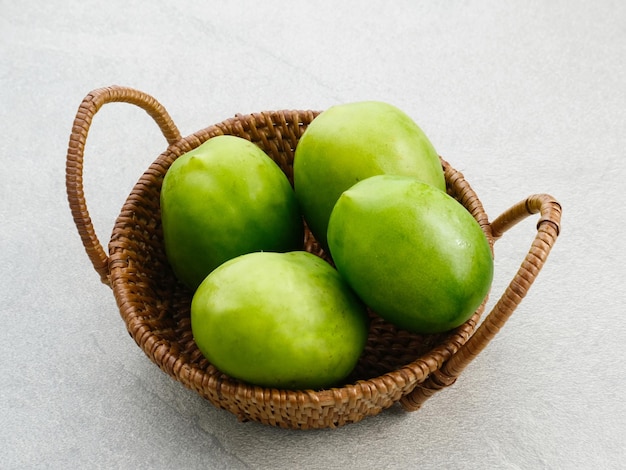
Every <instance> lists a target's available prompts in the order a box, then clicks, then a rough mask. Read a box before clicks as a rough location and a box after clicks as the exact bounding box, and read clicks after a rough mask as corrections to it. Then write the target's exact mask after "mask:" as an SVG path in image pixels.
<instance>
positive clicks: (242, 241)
mask: <svg viewBox="0 0 626 470" xmlns="http://www.w3.org/2000/svg"><path fill="white" fill-rule="evenodd" d="M160 197H161V220H162V227H163V238H164V242H165V252H166V255H167V259H168V261H169V263H170V265H171V266H172V268H173V270H174V273H175V274H176V276H177V277H178V279H179V280H180V281H182V282H183V283H184V284H186V285H187V286H188V287H190V288H192V289H195V288H196V287H197V286H198V285H199V284H200V282H202V280H203V279H204V278H205V277H206V275H207V274H209V273H210V272H211V271H212V270H213V269H215V268H216V267H218V266H219V265H220V264H222V263H223V262H225V261H227V260H229V259H231V258H234V257H236V256H239V255H242V254H244V253H250V252H254V251H261V250H264V251H280V252H285V251H292V250H296V249H301V247H302V244H303V236H304V235H303V233H304V228H303V224H302V216H301V215H300V210H299V208H298V203H297V201H296V198H295V194H294V192H293V189H292V187H291V185H290V184H289V181H288V179H287V177H286V176H285V174H284V173H283V172H282V170H281V169H280V167H279V166H278V165H277V164H276V163H275V162H274V161H273V160H272V159H271V158H270V157H269V156H267V155H266V154H265V153H264V152H263V151H262V150H261V149H260V148H259V147H257V146H256V145H254V144H253V143H251V142H249V141H248V140H245V139H242V138H240V137H235V136H227V135H223V136H217V137H213V138H211V139H209V140H207V141H206V142H204V143H203V144H202V145H200V146H199V147H197V148H196V149H194V150H191V151H189V152H187V153H186V154H184V155H181V156H180V157H179V158H178V159H177V160H176V161H174V163H172V165H171V167H170V168H169V170H168V171H167V173H166V174H165V178H164V180H163V187H162V189H161V196H160Z"/></svg>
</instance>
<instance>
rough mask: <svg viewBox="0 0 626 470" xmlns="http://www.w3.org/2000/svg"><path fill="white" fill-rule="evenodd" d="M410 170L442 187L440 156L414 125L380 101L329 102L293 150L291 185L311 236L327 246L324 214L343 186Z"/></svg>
mask: <svg viewBox="0 0 626 470" xmlns="http://www.w3.org/2000/svg"><path fill="white" fill-rule="evenodd" d="M380 174H396V175H406V176H413V177H415V178H417V179H419V180H420V181H423V182H425V183H428V184H431V185H433V186H435V187H436V188H439V189H441V190H444V191H445V187H446V186H445V178H444V175H443V169H442V167H441V161H440V160H439V156H438V154H437V152H436V150H435V149H434V147H433V145H432V144H431V142H430V141H429V140H428V138H427V137H426V135H425V134H424V132H423V131H422V130H421V129H420V128H419V127H418V125H417V124H416V123H415V122H414V121H413V120H412V119H411V118H410V117H409V116H408V115H407V114H405V113H404V112H403V111H402V110H400V109H398V108H397V107H395V106H393V105H391V104H388V103H384V102H380V101H362V102H355V103H347V104H341V105H337V106H333V107H331V108H329V109H327V110H326V111H324V112H322V113H321V114H319V115H318V116H317V117H316V118H315V119H314V120H313V121H312V122H311V124H310V125H309V127H308V128H307V129H306V131H305V132H304V133H303V135H302V137H301V138H300V140H299V142H298V145H297V146H296V151H295V155H294V188H295V191H296V197H297V198H298V202H299V204H300V207H301V210H302V213H303V215H304V218H305V219H306V221H307V224H308V225H309V228H310V229H311V231H312V232H313V235H315V238H316V239H317V240H318V241H319V242H320V243H321V244H322V246H324V247H327V242H326V233H327V228H328V219H329V217H330V213H331V211H332V209H333V207H334V205H335V202H336V201H337V199H338V198H339V196H340V195H341V193H343V192H344V191H345V190H346V189H348V188H350V187H351V186H352V185H354V184H355V183H358V182H359V181H361V180H364V179H366V178H368V177H370V176H374V175H380Z"/></svg>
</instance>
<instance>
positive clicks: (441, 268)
mask: <svg viewBox="0 0 626 470" xmlns="http://www.w3.org/2000/svg"><path fill="white" fill-rule="evenodd" d="M328 243H329V246H330V252H331V255H332V257H333V260H334V262H335V265H336V266H337V269H338V270H339V272H340V273H341V275H342V276H343V277H344V278H345V279H346V280H347V282H348V284H350V286H351V287H352V288H353V289H354V291H355V292H356V293H357V294H358V295H359V297H360V298H361V299H362V300H363V301H364V302H365V303H366V304H367V305H368V306H370V307H371V308H372V309H373V310H374V311H376V313H378V314H379V315H380V316H381V317H383V318H384V319H385V320H387V321H389V322H391V323H394V324H395V325H397V326H398V327H400V328H403V329H406V330H409V331H412V332H416V333H439V332H443V331H447V330H450V329H452V328H455V327H457V326H460V325H461V324H463V323H464V322H465V321H467V320H468V319H469V318H470V317H471V316H472V314H473V313H474V312H475V311H476V309H477V308H478V307H479V306H480V304H481V303H482V302H483V300H484V299H485V297H486V296H487V294H488V293H489V290H490V287H491V282H492V280H493V256H492V251H491V247H490V245H489V242H488V240H487V238H486V236H485V234H484V233H483V231H482V229H481V227H480V225H479V224H478V222H476V220H475V219H474V218H473V217H472V215H471V214H470V213H469V212H468V211H467V210H466V209H465V208H464V207H463V206H462V205H461V204H460V203H459V202H458V201H456V200H455V199H454V198H452V197H451V196H449V195H448V194H446V193H444V192H443V191H440V190H439V189H436V188H434V187H432V186H430V185H427V184H425V183H422V182H419V181H417V180H415V179H414V178H410V177H403V176H395V175H380V176H374V177H371V178H369V179H367V180H364V181H362V182H360V183H357V184H356V185H354V186H353V187H352V188H350V189H349V190H347V191H345V192H344V193H343V194H342V196H341V197H340V198H339V200H338V201H337V204H336V206H335V208H334V210H333V212H332V215H331V218H330V222H329V227H328Z"/></svg>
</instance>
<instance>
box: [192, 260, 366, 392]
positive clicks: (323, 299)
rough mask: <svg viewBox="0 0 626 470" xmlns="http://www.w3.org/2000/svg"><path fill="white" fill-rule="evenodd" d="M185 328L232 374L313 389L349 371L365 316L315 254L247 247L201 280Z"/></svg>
mask: <svg viewBox="0 0 626 470" xmlns="http://www.w3.org/2000/svg"><path fill="white" fill-rule="evenodd" d="M191 328H192V332H193V337H194V340H195V342H196V344H197V345H198V348H199V349H200V351H201V352H202V353H203V355H204V356H205V357H206V358H207V359H208V360H209V362H211V363H212V364H213V365H214V366H215V367H217V368H218V369H219V370H221V371H222V372H224V373H226V374H228V375H230V376H231V377H234V378H237V379H240V380H243V381H247V382H249V383H252V384H256V385H260V386H265V387H275V388H285V389H319V388H324V387H328V386H332V385H335V384H337V383H338V382H340V381H341V380H343V379H344V378H345V377H346V376H347V375H348V374H349V373H350V372H351V371H352V369H353V368H354V366H355V365H356V363H357V360H358V358H359V356H360V354H361V352H362V351H363V348H364V346H365V342H366V339H367V329H368V320H367V314H366V311H365V307H364V306H363V305H362V303H361V302H360V300H359V299H358V298H357V297H356V295H355V294H354V293H353V292H352V291H351V289H350V288H349V287H348V285H347V284H346V283H345V281H344V280H343V279H342V278H341V276H340V275H339V273H338V272H337V271H336V270H335V269H334V268H332V266H330V265H329V264H328V263H327V262H326V261H324V260H322V259H321V258H318V257H317V256H315V255H312V254H310V253H308V252H305V251H297V252H290V253H250V254H247V255H243V256H240V257H238V258H235V259H232V260H230V261H228V262H226V263H224V264H223V265H222V266H220V267H219V268H217V269H216V270H215V271H213V272H212V273H211V274H209V276H207V278H206V279H205V280H204V281H203V282H202V284H200V287H198V289H197V291H196V293H195V294H194V297H193V300H192V303H191Z"/></svg>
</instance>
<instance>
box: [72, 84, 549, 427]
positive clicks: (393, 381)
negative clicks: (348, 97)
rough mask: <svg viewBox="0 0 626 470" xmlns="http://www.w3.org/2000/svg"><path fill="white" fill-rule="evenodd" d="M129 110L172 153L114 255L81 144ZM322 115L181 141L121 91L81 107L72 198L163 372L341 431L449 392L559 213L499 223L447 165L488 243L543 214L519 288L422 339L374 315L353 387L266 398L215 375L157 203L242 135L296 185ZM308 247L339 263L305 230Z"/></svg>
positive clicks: (141, 340)
mask: <svg viewBox="0 0 626 470" xmlns="http://www.w3.org/2000/svg"><path fill="white" fill-rule="evenodd" d="M114 101H122V102H128V103H131V104H134V105H136V106H139V107H141V108H143V109H144V110H146V111H147V112H148V114H149V115H150V116H152V117H153V119H154V120H155V122H156V123H157V125H158V126H159V128H160V129H161V131H162V133H163V135H164V136H165V138H166V140H167V142H168V143H169V146H168V148H167V149H166V150H165V151H164V152H163V153H162V154H161V155H160V156H159V157H158V158H157V159H156V160H155V161H154V162H153V163H152V164H151V165H150V167H149V168H148V169H147V170H146V171H145V173H144V174H143V175H142V176H141V177H140V179H139V181H138V182H137V183H136V185H135V187H134V188H133V190H132V192H131V194H130V195H129V196H128V198H127V200H126V202H125V204H124V205H123V207H122V209H121V212H120V215H119V216H118V218H117V220H116V223H115V226H114V229H113V233H112V236H111V239H110V241H109V244H108V255H107V254H106V253H105V251H104V249H103V248H102V246H101V245H100V243H99V241H98V239H97V238H96V236H95V232H94V230H93V226H92V225H91V220H90V218H89V213H88V211H87V206H86V202H85V200H84V193H83V188H82V167H83V165H82V163H83V152H84V144H85V140H86V138H87V134H88V130H89V127H90V125H91V120H92V117H93V115H94V114H95V113H96V112H97V111H98V110H99V109H100V108H101V106H103V105H104V104H106V103H108V102H114ZM317 114H318V113H317V112H315V111H295V110H285V111H271V112H261V113H255V114H250V115H236V116H235V117H233V118H231V119H228V120H226V121H223V122H221V123H218V124H215V125H212V126H210V127H207V128H205V129H202V130H200V131H198V132H195V133H193V134H191V135H189V136H187V137H185V138H182V137H181V136H180V134H179V132H178V130H177V128H176V126H175V125H174V124H173V122H172V120H171V118H170V117H169V115H168V114H167V112H166V111H165V109H164V108H163V107H162V106H161V105H160V104H159V103H158V102H156V100H154V99H153V98H152V97H150V96H149V95H146V94H144V93H142V92H139V91H137V90H133V89H129V88H124V87H110V88H104V89H99V90H95V91H93V92H92V93H90V94H89V95H88V96H87V97H86V98H85V100H84V101H83V104H82V105H81V107H80V108H79V112H78V114H77V116H76V120H75V122H74V127H73V129H72V135H71V136H70V144H69V150H68V155H67V176H66V184H67V191H68V200H69V203H70V208H71V210H72V214H73V216H74V220H75V223H76V226H77V228H78V232H79V234H80V236H81V238H82V240H83V244H84V246H85V249H86V252H87V254H88V256H89V258H90V260H91V261H92V263H93V264H94V268H95V269H96V271H97V272H98V273H99V274H100V276H101V279H102V280H103V282H105V283H107V284H109V285H110V286H111V288H112V290H113V293H114V295H115V299H116V301H117V305H118V307H119V310H120V314H121V316H122V318H123V320H124V322H125V323H126V326H127V329H128V331H129V333H130V334H131V336H132V337H133V338H134V340H135V341H136V343H137V344H138V345H139V347H141V349H142V350H143V351H144V352H145V353H146V355H147V356H148V357H149V358H150V359H151V360H152V361H153V362H154V363H155V364H157V365H158V366H159V367H160V368H161V369H162V370H164V371H165V372H166V373H168V374H169V375H170V376H172V377H173V378H175V379H176V380H178V381H180V382H181V383H183V384H184V385H185V386H187V387H189V388H191V389H193V390H195V391H197V392H198V393H199V394H200V395H202V396H203V397H205V398H206V399H207V400H209V401H210V402H211V403H213V404H214V405H215V406H217V407H219V408H223V409H226V410H229V411H230V412H232V413H233V414H235V415H236V416H237V417H238V418H239V419H241V420H244V421H245V420H254V421H259V422H262V423H265V424H269V425H274V426H281V427H288V428H301V429H307V428H322V427H336V426H341V425H344V424H347V423H352V422H357V421H360V420H361V419H363V418H365V417H366V416H370V415H375V414H377V413H379V412H381V411H382V410H384V409H385V408H388V407H390V406H392V405H393V404H395V403H401V404H402V405H403V406H404V408H405V409H407V410H415V409H418V408H419V407H420V406H421V404H422V403H423V402H424V401H425V400H426V399H427V398H428V397H430V396H431V395H432V394H433V393H435V392H436V391H437V390H439V389H441V388H443V387H445V386H448V385H450V384H451V383H453V382H454V381H455V379H456V377H457V376H458V375H459V374H460V373H461V372H462V370H463V369H464V367H465V366H466V365H467V364H468V363H469V362H470V361H471V360H472V359H473V358H474V357H475V356H476V355H477V354H478V353H479V352H480V351H482V349H483V348H484V347H485V346H486V345H487V343H488V342H489V341H490V340H491V339H492V338H493V336H494V335H495V334H496V333H497V331H498V330H499V329H500V328H501V327H502V326H503V324H504V323H505V322H506V320H507V319H508V317H509V316H510V315H511V314H512V312H513V311H514V310H515V308H516V307H517V305H518V304H519V302H520V301H521V300H522V298H523V297H524V295H525V293H526V292H527V290H528V288H529V287H530V285H531V284H532V282H533V281H534V279H535V277H536V276H537V274H538V272H539V270H540V269H541V266H542V265H543V263H544V262H545V260H546V258H547V255H548V253H549V251H550V249H551V247H552V245H553V243H554V242H555V240H556V238H557V235H558V231H559V225H560V206H559V204H558V203H557V202H556V201H554V200H553V198H551V197H550V196H547V195H536V196H531V197H530V198H528V199H527V200H525V201H522V202H521V203H520V204H518V205H516V206H514V207H512V208H511V210H509V211H507V212H506V213H505V214H503V215H502V216H500V217H499V218H498V219H496V220H495V221H494V222H493V223H490V222H489V220H488V217H487V215H486V214H485V211H484V209H483V207H482V204H481V202H480V200H479V199H478V197H477V196H476V194H475V193H474V191H473V190H472V188H471V187H470V185H469V184H468V183H467V181H466V180H465V178H464V177H463V175H462V174H461V173H460V172H458V171H456V170H454V169H453V168H452V167H451V166H450V165H449V164H448V163H447V162H446V161H444V160H442V165H443V168H444V173H445V177H446V183H447V188H448V192H449V194H450V195H452V196H453V197H455V198H456V199H457V200H458V201H459V202H460V203H461V204H463V205H464V206H465V207H466V208H467V210H468V211H469V212H470V213H471V214H472V215H473V216H474V218H475V219H476V220H477V221H478V222H479V224H480V225H481V227H482V229H483V231H484V233H485V236H486V237H487V239H488V240H489V241H490V243H491V245H492V246H493V243H494V242H495V240H496V239H497V238H499V237H500V236H501V235H502V234H503V233H504V232H506V230H507V229H508V228H510V227H511V226H512V225H514V224H515V223H517V222H519V221H520V220H522V219H523V218H525V217H527V216H528V215H530V214H534V213H540V214H541V218H540V221H539V224H538V228H537V230H538V233H537V236H536V238H535V241H534V242H533V245H532V247H531V250H530V251H529V253H528V255H527V257H526V259H525V260H524V263H522V266H521V267H520V271H519V272H518V273H517V275H516V278H515V279H514V280H513V281H512V282H511V284H510V286H509V288H508V289H507V291H506V292H505V293H504V294H503V296H502V298H501V299H500V300H499V301H498V302H497V304H496V306H495V307H494V309H493V311H492V312H491V313H490V314H489V315H488V316H487V317H486V318H485V319H484V321H483V322H482V323H481V326H480V328H478V330H476V326H477V324H478V323H479V321H480V319H481V315H482V313H483V309H484V305H485V304H484V303H483V305H482V306H481V308H480V309H479V310H478V311H477V312H476V313H475V314H474V315H473V316H472V318H471V319H470V320H469V321H468V322H467V323H465V324H464V325H462V326H461V327H459V328H457V329H456V330H454V331H452V332H448V333H444V334H438V335H417V334H412V333H408V332H406V331H402V330H398V329H397V328H395V327H394V326H393V325H391V324H389V323H386V322H384V321H383V320H382V319H380V318H379V317H377V316H376V315H375V313H374V312H370V314H371V316H372V322H371V327H370V332H369V337H368V342H367V346H366V348H365V351H364V353H363V355H362V356H361V358H360V361H359V363H358V365H357V367H356V369H355V370H354V372H353V374H352V375H351V376H350V377H349V379H348V380H347V382H346V384H345V385H344V386H341V387H337V388H334V389H330V390H320V391H311V390H309V391H287V390H275V389H266V388H261V387H256V386H252V385H249V384H246V383H242V382H240V381H237V380H234V379H232V378H230V377H228V376H226V375H224V374H222V373H220V372H219V371H218V370H216V369H215V367H213V366H212V365H211V364H209V363H208V361H207V360H206V359H204V357H203V356H202V354H201V353H200V351H199V350H198V348H197V347H196V345H195V343H194V341H193V337H192V333H191V325H190V314H189V308H190V303H191V296H192V292H190V291H189V290H187V289H186V288H185V287H184V286H182V285H181V284H180V283H179V282H178V281H177V280H176V278H175V276H174V274H173V272H172V270H171V269H170V267H169V265H168V262H167V259H166V257H165V252H164V247H163V239H162V233H161V222H160V210H159V195H160V189H161V184H162V181H163V177H164V175H165V173H166V172H167V169H168V168H169V166H170V165H171V164H172V162H173V161H174V160H175V159H176V158H178V157H179V156H181V155H182V154H184V153H186V152H188V151H189V150H191V149H193V148H195V147H197V146H198V145H200V144H201V143H203V142H205V141H206V140H207V139H210V138H211V137H214V136H216V135H221V134H229V135H236V136H239V137H242V138H245V139H247V140H250V141H251V142H253V143H255V144H256V145H258V146H259V147H260V148H261V149H262V150H264V151H265V152H266V153H267V154H268V155H269V156H270V157H271V158H272V159H273V160H274V161H275V162H276V163H277V164H278V165H279V166H280V168H281V169H282V170H283V171H284V172H285V174H286V175H287V177H288V178H289V180H290V181H291V182H293V156H294V151H295V148H296V145H297V143H298V139H299V138H300V136H301V135H302V133H303V132H304V130H305V129H306V127H307V126H308V124H309V123H310V122H311V121H312V120H313V119H314V118H315V116H316V115H317ZM303 249H305V250H307V251H310V252H312V253H315V254H316V255H318V256H321V257H323V258H325V259H327V260H328V261H331V262H332V260H330V259H329V258H328V257H327V256H326V254H325V253H324V252H323V250H322V249H321V248H320V247H319V245H318V244H317V242H316V241H315V239H314V238H313V236H312V235H311V233H310V232H309V231H308V230H305V239H304V241H303Z"/></svg>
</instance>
